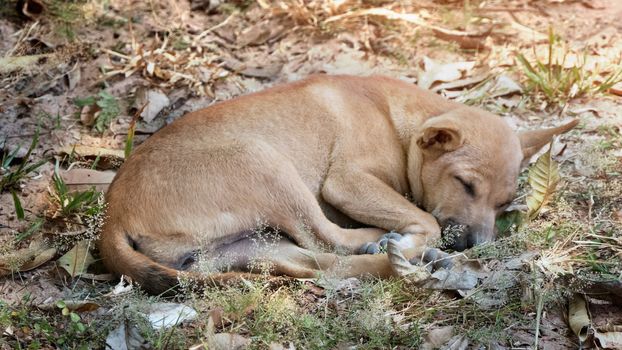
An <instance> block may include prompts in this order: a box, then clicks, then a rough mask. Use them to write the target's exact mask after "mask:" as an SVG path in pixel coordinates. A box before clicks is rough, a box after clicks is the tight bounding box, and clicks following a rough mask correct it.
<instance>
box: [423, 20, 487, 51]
mask: <svg viewBox="0 0 622 350" xmlns="http://www.w3.org/2000/svg"><path fill="white" fill-rule="evenodd" d="M432 31H433V32H434V35H435V36H436V37H437V38H439V39H442V40H445V41H453V42H456V43H458V45H459V46H460V48H461V49H464V50H484V49H487V46H486V38H487V37H488V36H489V35H490V33H491V32H492V26H491V27H489V28H488V29H487V30H485V31H483V32H481V33H467V32H457V31H455V30H445V29H441V28H435V29H433V30H432Z"/></svg>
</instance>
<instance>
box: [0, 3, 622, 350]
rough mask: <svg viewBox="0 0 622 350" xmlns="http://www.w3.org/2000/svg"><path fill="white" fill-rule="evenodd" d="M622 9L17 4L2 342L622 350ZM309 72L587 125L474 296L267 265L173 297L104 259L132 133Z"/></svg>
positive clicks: (4, 115)
mask: <svg viewBox="0 0 622 350" xmlns="http://www.w3.org/2000/svg"><path fill="white" fill-rule="evenodd" d="M620 18H622V2H620V1H600V0H531V1H530V0H505V1H504V0H488V1H486V0H470V1H469V0H443V1H432V0H421V1H400V2H390V1H382V0H373V1H372V0H368V1H364V0H359V1H354V0H341V1H337V0H332V1H316V0H281V1H269V0H258V1H256V2H255V1H249V0H239V1H225V0H219V1H213V0H212V1H210V0H195V1H188V0H183V1H174V0H150V1H144V2H143V1H126V0H119V1H117V0H85V1H60V0H26V1H24V0H20V1H10V0H0V38H1V40H0V145H2V152H3V153H2V154H3V156H2V163H1V164H0V166H1V167H2V169H0V174H1V175H2V183H1V184H2V186H1V187H0V189H1V192H0V296H1V300H0V328H1V329H0V331H1V332H3V334H2V339H1V340H0V347H1V348H3V349H14V348H33V349H34V348H45V349H47V348H106V347H108V348H113V349H117V348H119V349H135V348H159V349H167V348H193V349H201V348H205V349H213V348H216V349H230V348H270V349H285V348H287V349H292V348H298V349H307V348H314V349H316V348H317V349H325V348H334V349H346V348H347V349H351V348H356V349H358V348H361V349H379V348H391V349H415V348H422V349H433V348H442V349H467V348H469V349H470V348H473V349H484V348H491V349H532V348H542V349H566V348H578V347H580V346H582V347H584V348H622V303H621V301H622V282H621V280H622V262H621V258H622V229H620V227H622V182H621V181H620V174H621V173H622V114H621V112H620V111H621V110H622V98H621V97H620V96H622V84H620V81H622V65H621V61H622V21H620ZM311 74H354V75H370V74H382V75H387V76H392V77H396V78H400V79H403V80H405V81H408V82H410V83H413V84H418V85H419V86H422V87H424V88H429V89H431V90H433V91H435V92H437V93H439V94H442V95H443V96H446V97H447V98H450V99H453V100H456V101H459V102H462V103H466V104H470V105H474V106H479V107H481V108H485V109H488V110H490V111H492V112H494V113H497V114H498V115H499V116H500V118H504V119H505V120H506V121H507V122H508V123H509V124H510V125H511V126H512V127H514V128H516V129H517V130H525V129H533V128H538V127H542V126H551V125H559V124H561V123H563V122H565V121H568V120H570V119H572V118H578V119H580V124H579V127H577V128H576V129H575V130H573V131H571V132H569V133H568V134H565V135H563V136H561V137H559V138H558V140H557V141H556V142H555V143H554V144H553V145H552V146H551V151H550V159H551V162H552V164H553V165H551V166H550V167H549V168H548V169H553V168H555V167H556V166H559V175H560V176H559V177H560V181H559V183H558V184H557V186H556V187H555V186H552V185H551V186H548V187H547V188H545V189H544V194H543V195H542V196H541V197H538V198H540V200H541V201H540V202H541V204H543V205H542V207H543V208H542V209H541V210H539V211H538V212H536V214H537V215H534V216H535V218H533V219H531V220H527V219H524V218H525V214H524V213H526V212H530V213H532V208H530V207H528V206H527V205H526V197H529V196H532V197H533V196H534V195H533V193H534V187H533V184H532V181H533V180H532V179H533V177H534V176H535V175H532V173H531V172H530V171H528V170H526V171H525V172H524V173H523V174H522V175H521V179H520V191H519V196H517V199H516V200H515V203H514V205H513V206H512V208H511V209H513V210H514V211H513V212H512V213H511V214H508V215H506V216H504V218H503V220H504V221H503V222H505V223H506V224H508V225H509V226H510V228H509V229H508V230H507V231H508V232H507V233H505V234H502V235H501V238H500V239H499V240H498V241H497V242H495V243H491V244H486V245H484V246H481V247H476V248H474V249H471V250H470V251H468V252H466V253H465V254H466V256H468V257H469V258H471V259H473V260H474V261H475V262H477V268H474V270H470V272H469V273H472V274H473V276H476V278H477V279H476V280H477V281H478V284H477V287H474V288H472V289H461V288H457V287H456V288H441V289H429V288H423V287H422V286H421V285H416V284H413V283H412V282H409V281H408V280H407V279H405V280H398V279H396V280H391V281H379V280H374V279H363V280H357V279H350V280H346V281H339V280H333V279H330V278H328V277H326V278H324V277H321V278H319V279H314V280H287V279H285V280H278V281H273V280H271V279H269V278H266V282H265V283H256V282H253V283H250V282H249V283H247V284H243V285H241V286H234V287H231V288H226V289H217V290H208V291H205V292H201V293H199V292H193V291H187V293H183V295H180V296H179V297H177V298H173V299H170V298H169V299H165V298H159V297H150V296H146V295H144V294H143V293H142V292H141V291H140V290H139V289H138V288H136V287H132V285H131V284H128V283H127V282H124V281H121V283H119V281H118V280H117V279H114V278H113V277H112V276H111V275H109V274H108V273H107V271H105V270H104V269H103V267H102V266H101V264H100V262H99V261H98V255H97V251H96V249H95V248H94V243H93V242H94V239H95V238H96V235H97V230H98V228H99V227H100V226H101V223H102V220H105V217H104V208H105V204H104V203H103V202H102V197H101V195H100V192H99V191H100V190H104V189H105V188H106V186H107V184H108V183H109V182H110V180H111V177H112V176H113V175H114V171H115V170H116V169H117V168H118V167H119V166H120V164H122V162H123V159H124V157H125V154H126V153H127V152H129V151H130V149H128V145H133V146H134V147H135V146H138V145H139V144H140V143H141V141H143V140H145V139H146V138H148V137H149V136H150V135H151V134H153V133H154V132H156V131H157V130H158V129H160V128H161V127H163V126H164V125H166V124H168V123H171V122H172V121H173V120H175V119H177V118H179V117H181V116H182V115H183V114H185V113H187V112H190V111H194V110H197V109H200V108H203V107H207V106H209V105H211V104H214V103H217V102H219V101H224V100H228V99H231V98H234V97H236V96H239V95H242V94H247V93H250V92H254V91H258V90H262V89H264V88H266V87H269V86H273V85H275V84H278V83H282V82H288V81H294V80H298V79H302V78H304V77H306V76H309V75H311ZM29 146H32V147H30V149H29ZM181 151H183V150H180V152H181ZM542 153H543V152H541V154H542ZM541 154H540V155H541ZM536 158H537V157H534V159H533V162H536V161H538V162H540V161H543V160H546V159H547V154H545V155H544V156H543V157H541V158H538V160H536ZM55 169H56V170H55ZM553 172H554V171H552V170H551V171H550V172H547V173H545V174H544V176H546V177H547V179H548V180H550V183H556V182H557V181H554V178H555V176H553V175H554V174H552V173H553ZM55 174H56V175H55ZM180 181H183V179H180ZM530 184H531V185H530ZM76 191H77V192H76ZM542 202H544V203H542ZM141 204H142V203H136V205H141ZM518 217H521V218H523V219H522V221H520V222H519V220H517V218H518ZM499 224H500V225H502V224H503V223H499ZM448 289H450V290H448ZM154 320H155V321H154ZM182 321H183V322H182ZM158 322H159V323H158Z"/></svg>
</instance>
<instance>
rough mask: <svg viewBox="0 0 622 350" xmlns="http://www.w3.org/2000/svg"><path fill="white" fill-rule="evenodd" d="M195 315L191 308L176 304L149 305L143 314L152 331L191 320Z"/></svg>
mask: <svg viewBox="0 0 622 350" xmlns="http://www.w3.org/2000/svg"><path fill="white" fill-rule="evenodd" d="M197 315H198V314H197V312H196V311H195V310H194V309H193V308H191V307H189V306H186V305H184V304H177V303H154V304H150V305H149V307H148V309H147V310H146V312H145V316H147V319H148V320H149V322H150V323H151V327H153V328H154V329H162V328H169V327H173V326H176V325H178V324H180V323H182V322H184V321H189V320H193V319H195V318H196V317H197Z"/></svg>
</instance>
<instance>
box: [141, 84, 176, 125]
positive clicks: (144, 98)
mask: <svg viewBox="0 0 622 350" xmlns="http://www.w3.org/2000/svg"><path fill="white" fill-rule="evenodd" d="M170 103H171V101H170V100H169V98H168V96H166V94H165V93H164V92H162V91H161V90H158V89H152V90H144V89H142V90H139V91H138V92H137V93H136V102H135V104H134V107H136V108H137V109H140V108H142V107H143V106H145V105H146V107H145V108H144V109H143V111H142V113H140V116H141V117H142V118H143V120H144V121H145V122H146V123H151V121H152V120H153V119H155V117H156V116H157V115H158V114H159V113H160V112H161V111H162V110H163V109H164V108H166V107H168V106H169V105H170Z"/></svg>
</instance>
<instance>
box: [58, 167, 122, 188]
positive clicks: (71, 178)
mask: <svg viewBox="0 0 622 350" xmlns="http://www.w3.org/2000/svg"><path fill="white" fill-rule="evenodd" d="M115 174H116V173H115V172H114V171H98V170H91V169H71V170H61V171H60V177H61V178H62V179H63V181H64V182H65V184H66V185H67V188H68V189H69V190H70V191H85V190H88V189H90V188H93V187H95V190H97V191H102V192H104V191H106V190H107V189H108V186H109V185H110V183H112V180H113V179H114V176H115Z"/></svg>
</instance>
